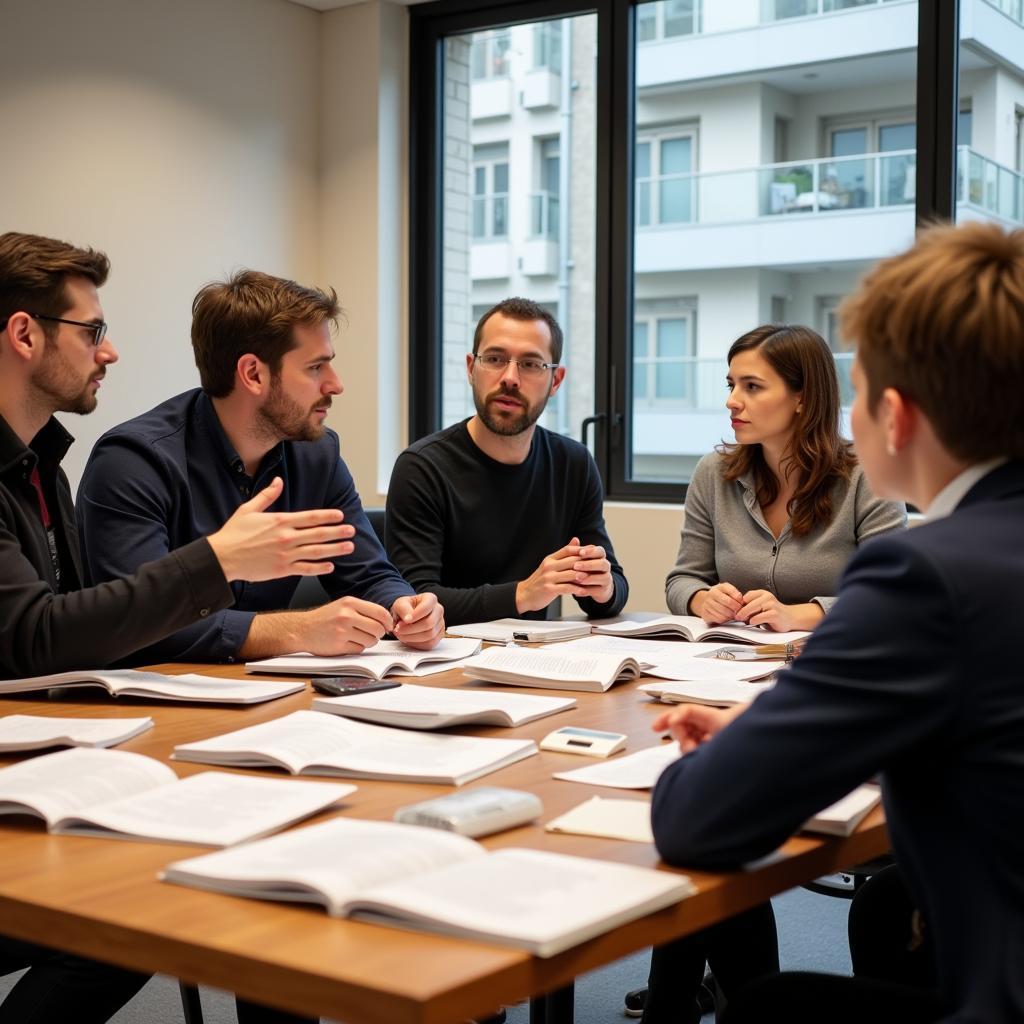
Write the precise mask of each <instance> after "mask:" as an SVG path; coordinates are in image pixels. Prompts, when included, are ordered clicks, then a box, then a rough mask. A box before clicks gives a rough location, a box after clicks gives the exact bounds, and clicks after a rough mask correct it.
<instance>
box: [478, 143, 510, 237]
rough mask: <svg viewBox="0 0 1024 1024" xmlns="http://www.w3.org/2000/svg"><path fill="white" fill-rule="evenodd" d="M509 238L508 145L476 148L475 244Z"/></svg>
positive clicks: (499, 144) (500, 144)
mask: <svg viewBox="0 0 1024 1024" xmlns="http://www.w3.org/2000/svg"><path fill="white" fill-rule="evenodd" d="M507 237H508V143H498V144H494V145H489V146H474V147H473V241H474V242H494V241H499V240H502V239H505V238H507Z"/></svg>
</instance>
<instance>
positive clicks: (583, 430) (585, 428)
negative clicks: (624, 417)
mask: <svg viewBox="0 0 1024 1024" xmlns="http://www.w3.org/2000/svg"><path fill="white" fill-rule="evenodd" d="M607 418H608V414H607V413H603V412H599V413H596V414H595V415H593V416H587V417H586V419H584V420H583V422H582V423H581V424H580V440H581V441H582V442H583V447H584V448H586V447H587V434H588V432H589V430H590V427H591V425H592V424H596V423H601V422H603V421H604V420H606V419H607Z"/></svg>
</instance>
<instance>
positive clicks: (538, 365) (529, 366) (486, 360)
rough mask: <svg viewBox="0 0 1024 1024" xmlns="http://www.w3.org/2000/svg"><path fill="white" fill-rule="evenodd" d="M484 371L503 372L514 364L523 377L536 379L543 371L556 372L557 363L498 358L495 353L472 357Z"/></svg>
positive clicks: (507, 357)
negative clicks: (509, 365) (510, 364)
mask: <svg viewBox="0 0 1024 1024" xmlns="http://www.w3.org/2000/svg"><path fill="white" fill-rule="evenodd" d="M473 358H474V359H475V360H476V361H477V362H478V363H479V364H480V365H481V366H482V367H483V368H484V369H485V370H490V371H492V372H495V373H496V372H498V371H499V370H500V371H502V372H504V370H505V368H506V367H507V366H508V364H509V363H515V364H516V366H518V367H519V372H520V373H521V374H522V375H523V376H524V377H536V376H538V375H539V374H542V373H544V371H545V370H557V369H558V363H545V362H543V361H541V360H540V359H513V358H512V357H511V356H499V355H498V354H497V352H484V353H483V354H478V355H475V356H474V357H473Z"/></svg>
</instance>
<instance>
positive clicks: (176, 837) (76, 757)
mask: <svg viewBox="0 0 1024 1024" xmlns="http://www.w3.org/2000/svg"><path fill="white" fill-rule="evenodd" d="M355 788H356V787H355V786H347V785H342V784H339V783H329V782H297V781H293V780H291V779H264V778H246V777H244V776H241V775H231V774H228V773H227V772H202V773H201V774H199V775H192V776H189V778H187V779H179V778H178V776H177V775H175V774H174V772H173V771H172V770H171V769H170V768H169V767H168V766H167V765H165V764H163V763H162V762H160V761H156V760H154V759H153V758H151V757H144V756H143V755H142V754H132V753H129V752H128V751H126V750H91V749H84V748H77V749H74V750H61V751H59V752H58V753H56V754H44V755H43V756H42V757H35V758H32V760H30V761H23V762H22V763H21V764H15V765H11V766H10V767H9V768H4V769H0V813H4V814H33V815H36V816H37V817H40V818H42V819H43V820H44V821H45V822H46V824H47V827H48V828H49V830H50V831H51V832H60V833H63V834H65V835H80V836H81V835H88V836H104V837H108V838H114V839H152V840H158V841H160V842H168V843H200V844H203V845H206V846H229V845H231V844H232V843H240V842H242V841H243V840H245V839H254V838H256V837H257V836H264V835H267V834H268V833H270V832H276V831H277V830H278V829H280V828H284V826H285V825H290V824H292V822H295V821H299V820H301V819H302V818H307V817H309V815H311V814H315V813H316V812H317V811H321V810H323V809H324V808H325V807H328V806H330V805H331V804H333V803H335V802H336V801H337V800H340V799H341V798H342V797H344V796H348V794H349V793H352V792H354V791H355Z"/></svg>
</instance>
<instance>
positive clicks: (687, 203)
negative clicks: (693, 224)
mask: <svg viewBox="0 0 1024 1024" xmlns="http://www.w3.org/2000/svg"><path fill="white" fill-rule="evenodd" d="M696 150H697V130H696V128H687V129H676V130H674V131H672V132H669V133H664V134H657V135H643V136H640V137H639V138H638V139H637V143H636V200H635V201H636V224H637V227H641V228H643V227H650V226H651V225H654V224H686V223H689V222H690V221H694V220H696V219H697V217H696V206H695V203H696V187H695V186H696V180H695V177H694V173H693V169H694V164H695V156H696Z"/></svg>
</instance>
